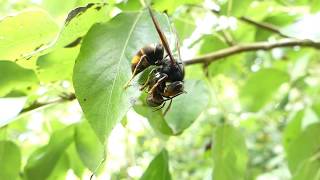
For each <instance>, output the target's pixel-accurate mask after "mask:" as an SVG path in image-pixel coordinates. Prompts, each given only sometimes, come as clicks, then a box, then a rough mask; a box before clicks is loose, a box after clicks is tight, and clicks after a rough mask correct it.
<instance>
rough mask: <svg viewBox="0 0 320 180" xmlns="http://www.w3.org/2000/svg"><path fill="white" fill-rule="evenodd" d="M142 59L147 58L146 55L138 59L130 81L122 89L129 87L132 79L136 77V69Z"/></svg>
mask: <svg viewBox="0 0 320 180" xmlns="http://www.w3.org/2000/svg"><path fill="white" fill-rule="evenodd" d="M143 58H147V56H146V55H143V56H141V57H140V59H139V62H138V64H137V65H136V67H135V68H134V70H133V73H132V76H131V79H130V80H129V81H128V82H127V83H126V84H125V85H124V86H123V88H124V89H127V88H128V87H129V86H130V82H131V81H132V80H133V78H134V77H135V76H136V72H137V69H138V67H139V66H140V64H141V62H142V60H143Z"/></svg>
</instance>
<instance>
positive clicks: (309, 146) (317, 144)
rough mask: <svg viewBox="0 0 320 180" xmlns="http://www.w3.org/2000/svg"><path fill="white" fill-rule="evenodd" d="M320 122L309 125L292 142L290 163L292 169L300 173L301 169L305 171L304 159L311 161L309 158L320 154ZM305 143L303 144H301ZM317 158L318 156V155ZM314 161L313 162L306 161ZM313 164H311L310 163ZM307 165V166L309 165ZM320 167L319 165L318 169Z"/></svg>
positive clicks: (289, 155) (293, 171)
mask: <svg viewBox="0 0 320 180" xmlns="http://www.w3.org/2000/svg"><path fill="white" fill-rule="evenodd" d="M319 134H320V124H319V123H317V124H312V125H310V126H308V127H307V128H306V129H305V130H304V131H303V132H302V133H300V134H299V136H298V137H297V138H296V139H295V140H294V141H293V142H292V143H291V144H290V147H289V150H288V151H287V154H288V163H289V168H290V171H291V172H292V173H293V174H295V173H297V174H299V173H300V172H299V170H302V171H305V170H304V168H305V167H304V168H303V167H301V166H306V164H304V161H310V160H308V159H309V158H311V157H313V156H316V155H317V154H319V148H320V138H319V137H320V135H319ZM302 144H303V146H301V145H302ZM316 158H317V156H316ZM306 163H312V162H306ZM309 165H311V164H309ZM309 165H307V166H309ZM318 165H319V163H318ZM319 168H320V167H319V166H318V167H317V169H319Z"/></svg>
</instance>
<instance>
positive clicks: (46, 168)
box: [24, 126, 74, 180]
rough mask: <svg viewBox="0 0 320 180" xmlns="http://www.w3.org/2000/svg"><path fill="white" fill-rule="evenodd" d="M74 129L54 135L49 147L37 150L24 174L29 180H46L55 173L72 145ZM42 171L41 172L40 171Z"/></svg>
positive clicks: (60, 131) (59, 131)
mask: <svg viewBox="0 0 320 180" xmlns="http://www.w3.org/2000/svg"><path fill="white" fill-rule="evenodd" d="M73 136H74V127H73V126H70V127H67V128H64V129H62V130H58V131H56V132H55V133H53V134H52V137H51V138H50V141H49V143H48V145H46V146H43V147H41V148H39V149H37V150H36V151H35V152H34V153H32V155H31V156H30V157H29V159H28V162H27V165H26V166H25V169H24V172H25V175H26V178H27V179H39V180H40V179H41V180H42V179H46V178H47V177H49V176H50V174H51V173H52V172H53V171H54V169H55V167H56V165H57V163H58V161H59V159H60V158H61V157H62V155H63V154H64V152H65V150H66V149H67V147H68V146H69V145H70V144H71V142H72V140H73ZM39 169H41V171H39Z"/></svg>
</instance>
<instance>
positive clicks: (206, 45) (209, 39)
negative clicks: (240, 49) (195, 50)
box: [199, 35, 228, 55]
mask: <svg viewBox="0 0 320 180" xmlns="http://www.w3.org/2000/svg"><path fill="white" fill-rule="evenodd" d="M227 47H228V45H227V43H226V42H225V41H224V39H223V38H222V37H220V36H218V35H205V36H203V37H202V41H201V46H200V50H199V53H200V54H202V55H203V54H207V53H211V52H214V51H217V50H220V49H223V48H227Z"/></svg>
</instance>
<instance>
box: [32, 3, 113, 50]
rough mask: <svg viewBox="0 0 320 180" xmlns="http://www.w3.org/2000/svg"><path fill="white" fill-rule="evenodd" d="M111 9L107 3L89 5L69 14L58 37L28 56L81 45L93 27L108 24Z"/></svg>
mask: <svg viewBox="0 0 320 180" xmlns="http://www.w3.org/2000/svg"><path fill="white" fill-rule="evenodd" d="M110 9H111V7H110V6H108V5H107V4H106V3H89V4H87V5H86V6H83V7H78V8H76V9H74V10H72V11H70V12H69V14H68V17H67V18H66V20H65V22H64V26H63V27H62V29H61V31H60V33H59V35H58V37H57V38H56V39H55V40H54V41H52V42H51V43H50V44H48V45H46V46H44V47H41V48H40V49H38V50H37V51H34V52H32V53H30V54H28V56H34V55H44V54H47V53H49V52H51V51H53V50H55V49H59V48H62V47H74V46H76V45H78V44H80V42H81V40H82V37H83V36H84V35H85V34H86V33H87V32H88V30H89V29H90V28H91V26H92V25H94V24H96V23H101V22H106V21H108V20H109V19H110V17H109V16H107V14H108V12H110Z"/></svg>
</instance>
